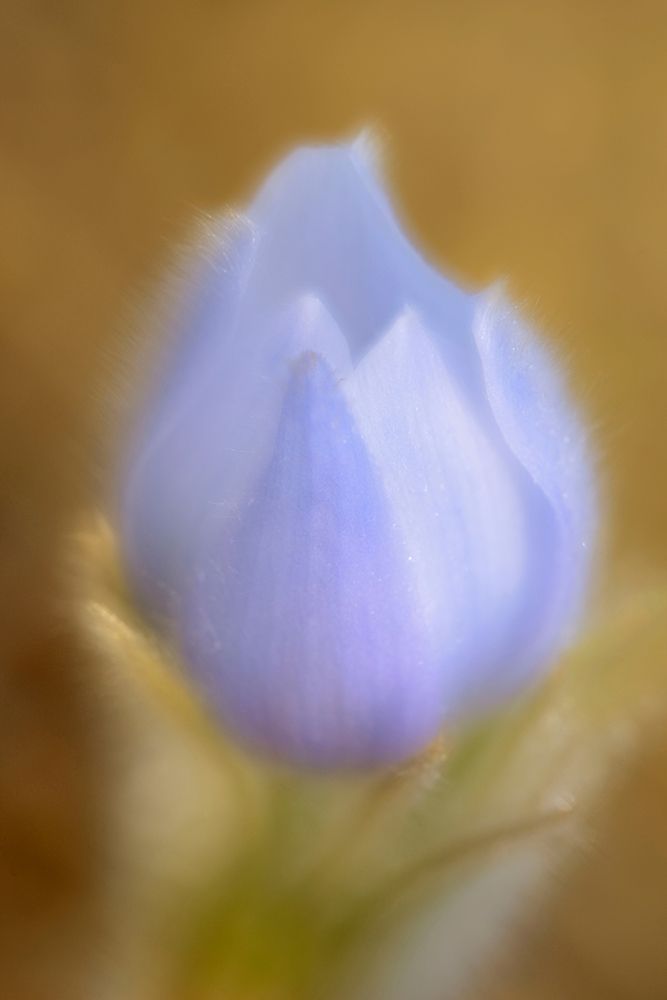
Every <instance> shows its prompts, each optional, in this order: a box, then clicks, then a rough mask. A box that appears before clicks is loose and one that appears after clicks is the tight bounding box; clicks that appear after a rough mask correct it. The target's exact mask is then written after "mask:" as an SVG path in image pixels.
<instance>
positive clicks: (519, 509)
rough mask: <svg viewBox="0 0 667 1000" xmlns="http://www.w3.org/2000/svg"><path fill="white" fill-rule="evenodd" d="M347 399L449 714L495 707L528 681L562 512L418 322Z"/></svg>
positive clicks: (375, 354) (373, 360) (384, 345)
mask: <svg viewBox="0 0 667 1000" xmlns="http://www.w3.org/2000/svg"><path fill="white" fill-rule="evenodd" d="M346 393H347V395H348V399H349V400H350V406H351V409H352V412H353V413H354V415H355V417H356V420H357V424H358V426H359V429H360V431H361V433H362V435H363V437H364V440H365V442H366V444H367V446H368V449H369V452H370V454H371V455H372V456H373V458H374V461H375V465H376V467H377V468H378V469H379V470H380V474H381V476H382V480H383V482H384V485H385V488H386V490H387V495H388V497H389V500H390V503H391V504H392V509H393V515H394V518H395V521H396V524H397V526H398V527H399V529H400V531H401V533H402V535H403V537H404V539H405V544H406V546H407V547H408V550H409V555H410V567H411V570H412V572H413V574H414V585H415V588H416V593H417V594H418V595H419V600H420V604H421V607H422V611H423V615H424V617H425V619H426V621H427V623H428V629H429V632H430V635H431V637H432V641H433V643H434V649H435V651H436V655H437V657H438V659H439V662H440V664H441V669H442V671H443V674H444V698H445V700H444V703H443V712H445V714H447V715H448V716H450V717H451V716H456V715H460V714H462V713H465V712H466V711H470V710H473V709H477V710H479V709H480V708H482V707H484V706H486V705H488V704H493V703H494V702H496V701H497V700H498V699H499V697H502V696H504V695H505V694H506V693H507V692H508V691H510V690H513V689H514V688H515V687H516V685H517V683H518V678H517V670H519V669H520V665H519V664H518V663H517V654H518V651H519V649H520V644H521V643H522V642H524V641H525V631H526V628H527V621H526V619H527V617H529V615H530V613H531V612H532V610H533V606H534V602H535V596H536V594H538V595H539V594H541V593H542V588H541V583H540V581H541V574H542V571H543V568H544V567H543V562H544V553H545V549H547V548H549V547H550V546H552V545H553V542H554V524H553V518H552V517H551V515H550V511H549V510H548V508H547V505H546V504H545V503H544V500H543V498H542V497H541V495H540V494H539V492H538V491H537V490H535V488H534V487H533V485H532V484H531V483H530V482H529V481H528V480H527V478H526V477H525V475H524V474H523V472H522V470H521V469H520V467H519V466H518V464H517V463H516V462H514V461H513V460H512V459H511V456H508V455H507V452H506V448H505V447H504V444H503V442H502V441H501V440H498V436H497V435H495V437H494V436H493V435H490V434H489V432H488V426H487V421H486V419H485V417H486V414H485V413H484V412H483V411H482V412H481V413H479V412H478V410H477V409H476V408H474V407H473V406H472V405H471V401H470V399H469V398H468V397H467V395H466V393H465V392H464V391H463V390H462V388H461V386H460V385H459V384H458V382H457V380H456V379H454V378H452V376H451V374H450V373H449V372H448V370H447V369H446V368H445V366H444V364H443V362H442V360H441V358H440V356H439V353H438V351H437V349H436V347H435V345H434V342H433V339H432V338H431V337H429V335H428V334H427V333H426V332H425V331H424V328H423V323H422V321H421V318H420V317H419V316H417V315H416V314H415V313H414V312H411V311H407V312H406V313H404V315H403V316H402V317H400V319H399V320H398V321H397V322H396V323H395V324H394V326H393V327H392V328H391V329H390V330H389V331H388V333H387V334H386V335H385V336H384V337H383V338H382V339H381V340H380V341H379V343H378V344H377V345H376V346H375V347H374V348H373V349H372V350H371V351H370V353H369V354H368V355H367V356H366V357H365V358H364V360H363V361H362V363H361V364H360V366H359V367H358V368H357V370H356V371H355V372H354V374H353V376H352V378H351V379H350V380H349V382H348V384H347V387H346ZM528 627H530V625H529V623H528Z"/></svg>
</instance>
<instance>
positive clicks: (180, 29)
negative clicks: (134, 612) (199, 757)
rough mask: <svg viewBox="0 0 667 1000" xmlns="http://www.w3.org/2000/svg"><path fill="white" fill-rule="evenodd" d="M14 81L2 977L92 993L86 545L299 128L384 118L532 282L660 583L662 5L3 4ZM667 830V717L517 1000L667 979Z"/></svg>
mask: <svg viewBox="0 0 667 1000" xmlns="http://www.w3.org/2000/svg"><path fill="white" fill-rule="evenodd" d="M0 80H1V87H0V93H1V95H2V96H1V98H0V532H1V534H0V546H1V548H0V663H1V674H0V983H1V984H2V985H1V986H0V993H1V995H2V996H4V997H7V998H8V1000H24V998H25V1000H42V998H44V1000H69V998H70V997H72V998H77V1000H78V998H81V1000H89V998H91V996H92V995H95V996H96V995H97V993H95V994H91V992H90V989H91V987H90V980H89V979H88V980H87V979H86V975H87V974H88V973H87V971H86V967H87V965H88V964H89V962H90V959H91V956H92V955H94V954H96V953H97V951H99V949H100V948H102V950H104V948H105V934H106V923H105V922H106V920H107V917H106V915H105V914H104V913H103V912H102V910H103V908H102V907H101V906H100V902H99V901H100V897H101V894H102V887H103V885H104V884H105V880H106V881H108V879H109V873H108V871H107V870H106V869H105V856H106V855H105V851H106V841H105V830H106V829H107V827H108V815H109V808H110V806H109V801H108V796H107V794H106V789H107V774H108V769H109V767H110V764H109V761H110V759H113V755H114V732H113V726H109V724H108V722H105V721H104V717H105V713H104V699H103V698H102V697H100V696H99V695H98V693H97V692H96V689H95V672H94V671H93V670H91V669H90V662H89V656H87V655H86V653H85V651H84V650H83V649H82V647H81V643H80V641H79V640H78V639H77V636H76V634H75V631H74V629H73V628H72V627H71V626H70V625H68V614H67V600H68V598H67V593H68V582H69V581H68V570H67V565H66V560H64V559H63V550H64V549H65V548H66V545H65V540H66V539H67V537H68V535H69V533H70V532H71V530H72V526H73V525H74V524H75V522H76V518H77V516H78V514H79V512H80V511H82V510H84V509H86V508H87V507H89V506H90V505H91V504H93V503H95V502H96V501H97V500H98V499H99V494H100V484H101V483H103V482H104V481H105V477H104V467H105V462H106V455H107V453H108V450H109V442H110V441H112V439H113V436H114V427H113V426H112V425H110V423H109V421H108V419H107V420H106V421H105V420H104V419H102V417H101V414H103V413H108V412H109V410H108V407H107V405H106V403H107V401H108V397H109V395H110V394H111V395H113V393H114V392H115V380H116V379H117V376H118V359H119V358H122V357H123V355H124V353H126V351H127V345H128V343H129V342H130V340H131V338H137V337H140V336H141V330H140V329H137V328H136V322H132V323H130V322H129V321H128V317H129V316H134V317H135V318H136V315H137V308H136V307H137V305H138V304H139V303H140V302H141V301H142V300H143V298H144V297H145V295H146V293H147V290H148V289H150V287H151V284H152V282H153V281H154V280H155V279H156V277H157V276H158V275H159V274H160V269H161V266H162V264H163V263H164V261H166V260H167V259H168V258H169V256H170V253H171V251H172V248H173V246H174V245H175V244H177V243H178V241H179V240H181V239H182V238H183V237H184V236H185V235H186V234H187V232H188V229H189V225H190V223H191V221H192V218H193V215H194V214H195V212H196V211H198V210H200V209H212V208H215V207H218V206H221V205H225V204H230V203H239V202H242V201H243V199H244V198H245V197H246V196H247V195H248V194H249V193H250V192H251V191H252V189H253V186H254V184H255V183H256V182H257V181H258V180H259V178H260V177H261V176H262V174H263V173H264V171H265V170H266V169H267V167H268V166H269V165H270V164H271V163H272V162H273V161H275V159H276V158H277V157H278V156H279V155H280V154H282V153H283V152H284V151H286V150H287V149H289V148H290V147H291V146H293V145H295V144H296V143H298V142H301V141H303V140H317V139H330V138H337V137H345V136H349V135H351V134H353V133H354V132H355V131H356V130H357V129H359V128H360V127H362V126H365V125H369V124H370V125H372V126H375V127H376V128H377V129H378V131H379V133H380V135H381V136H382V137H383V139H384V144H385V151H386V165H387V172H388V175H389V178H390V183H391V186H392V189H393V192H394V195H395V197H396V199H397V200H398V202H399V203H400V206H401V211H402V215H403V217H404V219H405V221H406V224H407V226H408V228H409V229H410V231H411V232H412V233H413V235H414V237H415V239H416V240H417V241H418V242H419V243H420V244H421V245H422V246H423V247H424V248H425V250H426V252H427V253H428V254H429V255H430V257H431V258H432V259H433V260H434V261H436V262H438V263H439V264H440V265H441V266H442V267H443V268H445V269H446V270H448V271H449V272H450V273H452V274H453V275H455V276H458V277H459V278H460V279H463V280H466V281H467V282H471V283H485V282H489V281H491V280H493V279H495V278H497V277H500V276H504V277H506V278H507V279H508V280H509V283H510V286H511V288H512V290H513V292H514V294H515V296H517V297H518V298H519V299H521V300H522V301H523V302H524V303H525V305H526V307H527V309H528V310H529V312H531V313H532V314H533V315H534V316H535V317H537V318H538V320H539V322H540V323H541V325H542V326H543V327H544V328H545V329H547V330H548V331H549V335H550V336H551V338H552V340H553V342H554V343H555V345H556V347H557V350H558V351H559V352H560V353H561V354H562V356H563V357H564V358H565V360H566V362H567V364H568V366H569V369H570V373H571V377H572V379H573V382H574V384H575V386H576V390H577V392H578V393H579V395H580V397H581V399H582V401H583V403H584V406H585V407H586V408H587V410H588V413H589V415H590V419H591V422H592V425H593V426H594V429H595V434H596V439H597V443H598V448H599V454H600V465H601V476H602V481H603V491H604V495H605V505H606V524H607V528H606V530H607V539H608V540H607V547H606V562H605V572H604V576H605V578H606V579H611V580H616V579H617V580H618V581H619V585H621V586H625V585H627V584H628V582H629V583H633V582H635V581H639V582H641V581H642V580H644V579H646V578H650V577H654V576H656V575H659V574H660V573H661V572H663V571H665V570H666V569H667V566H666V565H665V564H666V563H667V517H666V516H665V494H666V492H667V434H666V428H667V381H666V379H667V376H666V366H667V345H666V340H665V338H666V336H667V275H666V273H665V272H666V264H667V255H666V251H665V245H666V244H665V238H666V233H667V183H666V178H667V6H665V4H664V3H663V2H661V0H656V2H650V0H633V2H632V3H624V2H619V0H458V2H454V0H411V2H410V3H407V2H392V0H330V2H326V0H320V2H310V3H307V2H297V0H273V2H270V0H265V2H262V0H88V2H81V0H43V2H37V0H2V3H0ZM665 692H666V694H665V699H666V701H667V664H666V669H665ZM666 718H667V712H666ZM665 845H667V738H666V739H665V740H664V742H663V741H662V740H661V738H660V736H659V735H658V737H656V736H655V734H652V735H651V736H650V738H649V737H647V739H646V741H645V742H644V745H643V746H642V747H640V750H639V752H638V753H636V755H635V756H634V757H633V759H632V760H631V762H630V765H629V768H628V771H627V774H625V775H624V776H623V778H622V780H621V781H620V783H618V785H617V786H616V787H615V789H614V792H613V794H612V795H611V796H610V799H609V801H608V803H606V804H605V806H604V808H602V809H601V810H600V811H599V815H598V817H597V819H596V823H595V829H594V830H593V831H592V832H591V842H590V848H589V849H588V850H587V851H584V852H582V857H581V860H580V863H579V864H578V865H577V867H576V870H575V872H574V873H573V874H572V876H571V877H569V878H568V879H567V880H563V881H562V884H561V885H560V886H559V887H558V891H557V892H556V894H555V898H554V902H553V904H551V905H550V906H548V907H546V906H545V908H544V910H543V912H542V913H541V915H540V919H539V920H538V921H533V922H532V924H531V927H530V928H528V929H527V933H526V947H525V948H524V949H522V953H521V955H520V956H519V957H518V958H516V959H513V960H512V962H508V963H507V968H506V970H505V971H504V977H503V981H502V982H499V984H498V988H497V992H496V993H494V1000H496V998H497V1000H500V998H501V997H502V998H503V1000H509V998H516V1000H519V998H521V1000H527V998H534V1000H556V998H559V1000H560V998H563V1000H564V998H568V1000H577V998H582V1000H583V998H586V1000H596V998H605V1000H607V998H609V1000H614V998H618V1000H625V998H627V1000H660V998H662V997H667V953H666V952H665V947H664V936H665V930H666V928H667V846H665ZM99 995H100V996H102V990H101V987H100V992H99Z"/></svg>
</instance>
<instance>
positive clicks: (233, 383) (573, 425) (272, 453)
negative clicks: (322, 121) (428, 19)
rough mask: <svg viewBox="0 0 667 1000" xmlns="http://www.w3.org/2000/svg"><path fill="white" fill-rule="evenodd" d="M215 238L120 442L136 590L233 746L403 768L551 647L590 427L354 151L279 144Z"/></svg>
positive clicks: (582, 523)
mask: <svg viewBox="0 0 667 1000" xmlns="http://www.w3.org/2000/svg"><path fill="white" fill-rule="evenodd" d="M210 229H211V232H210V234H209V236H210V238H209V239H208V240H207V241H206V247H205V250H203V251H202V253H201V254H200V255H198V257H197V263H196V268H195V273H194V274H192V275H191V276H190V281H189V283H188V285H187V291H186V294H185V296H184V303H183V307H182V308H181V309H180V311H179V317H178V321H177V323H176V324H175V326H176V330H175V337H174V344H173V349H172V350H171V352H170V356H169V366H168V369H167V370H166V371H165V372H164V373H163V374H162V376H161V378H160V379H159V380H158V386H157V391H156V392H155V394H154V396H153V398H152V400H151V402H150V405H149V406H148V408H147V412H146V414H145V416H144V418H143V420H142V421H141V422H140V426H139V428H138V430H137V432H136V435H135V439H134V442H133V445H132V448H131V450H130V459H129V462H128V466H127V474H126V477H125V489H124V494H123V496H122V502H121V508H120V515H119V519H120V533H121V537H122V545H123V550H124V553H125V562H126V565H127V567H128V573H129V577H130V580H131V584H132V587H133V589H134V591H135V593H137V595H138V596H139V598H140V599H141V601H142V603H143V605H144V607H145V608H146V609H147V610H148V612H149V613H150V615H151V616H152V618H153V620H154V621H155V622H157V623H158V624H159V627H160V628H162V629H164V630H166V631H167V632H168V633H169V636H170V638H171V639H172V640H173V642H174V643H175V645H176V646H177V648H178V649H179V650H180V653H181V657H182V660H183V663H184V665H185V669H186V672H187V673H188V674H189V675H190V676H191V677H192V679H193V680H194V681H195V683H196V685H197V686H198V687H199V689H200V690H201V691H203V693H204V695H205V697H206V700H207V701H208V703H209V704H211V705H212V706H213V707H214V708H215V710H216V711H217V712H218V713H219V715H220V717H221V719H222V720H223V723H224V725H225V726H226V727H227V729H228V730H229V731H230V732H232V733H233V734H236V735H238V736H239V737H240V738H242V740H244V741H245V742H247V743H249V744H251V745H253V746H255V747H257V748H259V749H261V750H263V751H266V752H269V753H271V754H273V755H277V756H279V757H283V758H286V759H288V760H291V761H293V762H296V763H301V764H306V765H316V766H350V765H366V764H381V763H392V762H395V761H398V760H400V759H402V758H404V757H406V756H408V755H410V754H412V753H414V752H416V751H418V750H419V749H420V748H421V747H423V746H424V745H425V744H427V743H428V742H429V741H430V740H431V739H433V738H434V737H435V736H436V734H437V733H438V731H439V730H440V729H441V728H442V727H443V726H447V725H452V724H455V723H457V722H459V721H460V720H461V719H466V718H468V717H471V716H473V715H475V714H478V713H483V712H486V711H487V710H489V709H490V708H492V707H493V706H495V705H497V704H499V703H501V702H502V701H503V700H505V699H507V698H508V697H510V696H511V695H513V694H514V693H516V692H518V691H520V690H521V689H523V688H524V687H525V686H526V685H528V684H530V683H531V682H532V681H534V680H535V679H536V678H537V677H538V676H540V675H541V674H542V673H543V672H544V671H545V670H546V669H547V667H548V666H549V664H550V663H551V662H553V660H554V657H555V655H556V654H557V652H558V651H559V650H560V649H561V647H562V646H563V644H564V643H565V642H566V641H567V639H568V637H569V635H570V633H571V630H572V627H573V624H574V622H575V621H576V618H577V614H578V612H579V610H580V606H581V603H582V597H583V594H584V590H585V583H586V578H587V572H588V565H589V550H590V543H591V538H592V527H593V521H594V510H593V500H592V496H593V490H592V484H591V470H590V463H589V459H588V456H587V451H586V446H585V440H584V434H583V433H582V428H581V426H580V424H579V422H578V420H577V418H576V415H575V414H574V412H573V410H572V408H571V405H570V403H569V401H568V399H567V397H566V395H565V393H564V391H563V387H562V385H561V381H560V378H559V376H558V373H557V371H556V369H555V366H554V363H553V361H552V359H551V358H550V357H549V356H548V355H547V354H546V353H545V351H544V350H543V348H542V347H541V346H540V345H539V344H538V343H537V342H536V341H535V339H534V336H533V333H532V332H531V331H530V330H529V329H528V328H527V326H526V324H525V323H524V322H523V320H522V319H521V318H520V316H519V315H518V314H517V312H516V311H515V310H514V309H513V308H512V306H511V305H509V304H508V303H507V302H506V301H505V300H504V298H503V296H502V294H501V293H500V292H499V291H497V290H491V291H490V292H485V293H480V294H477V293H474V294H473V293H469V292H467V291H465V290H463V289H461V288H459V287H457V286H456V285H454V284H453V283H451V282H450V281H448V280H446V279H445V278H444V277H442V276H441V275H439V274H438V273H436V272H435V271H434V270H433V269H432V268H431V267H430V266H429V265H428V264H427V263H425V262H424V261H423V260H422V258H421V257H420V256H419V255H418V254H417V252H416V251H415V250H414V249H413V247H412V246H411V245H410V243H409V242H408V241H407V239H406V238H405V236H404V235H403V233H402V232H401V230H400V228H399V226H398V225H397V222H396V220H395V218H394V216H393V214H392V211H391V208H390V205H389V203H388V201H387V199H386V197H385V195H384V193H383V191H382V188H381V186H380V184H379V182H378V179H377V177H376V174H375V168H374V165H373V162H372V158H371V157H370V156H369V154H368V150H367V149H366V148H365V146H364V144H363V143H356V144H354V145H352V146H340V147H326V148H307V149H301V150H298V151H296V152H295V153H293V154H292V155H290V156H289V157H288V158H287V159H286V160H285V161H284V162H283V163H282V164H281V165H280V166H279V167H278V168H277V170H276V171H275V173H273V174H272V175H271V176H270V178H269V179H268V181H267V182H266V184H265V185H264V187H263V188H262V190H261V191H260V192H259V195H258V196H257V198H256V200H255V201H254V202H253V204H252V205H251V206H250V208H249V209H248V210H247V212H246V213H245V215H244V216H241V217H237V218H236V219H235V220H233V221H232V222H230V221H229V220H215V221H214V222H213V224H212V226H211V227H210Z"/></svg>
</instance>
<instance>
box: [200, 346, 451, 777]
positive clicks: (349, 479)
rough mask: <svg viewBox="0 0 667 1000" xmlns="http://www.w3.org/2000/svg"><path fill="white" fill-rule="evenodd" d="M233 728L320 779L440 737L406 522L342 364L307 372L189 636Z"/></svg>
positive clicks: (208, 549)
mask: <svg viewBox="0 0 667 1000" xmlns="http://www.w3.org/2000/svg"><path fill="white" fill-rule="evenodd" d="M181 632H182V641H183V645H184V649H185V655H186V657H187V662H188V664H189V666H190V668H191V670H192V671H193V673H194V676H195V677H196V678H197V679H198V680H199V682H200V684H201V685H202V686H203V688H204V690H205V691H206V693H207V695H208V698H209V699H210V700H211V701H212V702H213V703H214V704H215V705H216V706H217V708H218V709H219V712H220V713H221V715H222V718H223V719H224V720H225V722H226V723H227V725H228V726H229V728H230V729H231V730H232V731H234V732H236V733H237V734H239V735H241V736H242V737H243V738H245V739H246V740H247V741H249V742H250V743H251V744H254V745H256V746H258V747H261V748H263V749H265V750H268V751H271V752H273V753H275V754H278V755H281V756H287V757H289V758H290V759H292V760H297V761H302V762H304V763H307V764H313V765H341V766H344V765H351V764H364V763H374V762H380V761H383V760H396V759H400V758H401V757H402V756H405V755H406V754H408V753H410V752H411V751H414V750H417V749H418V748H419V747H421V746H422V745H423V744H424V743H425V742H426V741H427V740H428V739H429V738H430V737H431V736H433V734H434V732H435V730H436V728H437V726H438V723H439V720H440V715H441V710H440V706H441V702H442V698H441V693H440V679H439V676H438V671H436V670H434V669H433V664H432V662H431V661H430V660H429V658H428V654H427V651H426V650H425V649H424V642H423V637H424V630H423V627H422V624H421V622H420V621H419V619H418V617H417V613H416V608H415V602H414V599H413V595H412V593H411V589H410V582H409V575H408V573H407V572H406V562H405V553H404V552H403V551H402V550H401V547H400V544H399V541H398V540H397V537H396V533H395V530H394V526H393V524H392V514H391V512H390V511H389V510H388V508H387V504H386V499H385V496H384V492H383V489H382V486H381V484H380V483H379V482H378V479H377V476H376V472H375V470H374V469H373V467H372V464H371V463H370V461H369V459H368V456H367V453H366V449H365V446H364V444H363V442H362V440H361V438H360V437H359V434H358V432H357V430H356V427H355V426H354V423H353V421H352V419H351V417H350V414H349V412H348V409H347V407H346V404H345V402H344V397H343V395H342V393H341V390H340V387H339V385H338V384H337V382H336V380H335V379H334V376H333V373H332V372H331V370H330V368H329V367H328V365H327V364H326V363H325V362H323V361H322V360H321V359H320V358H318V357H317V356H316V355H314V354H312V353H309V354H304V355H302V357H301V358H300V359H299V361H297V362H296V364H295V366H294V372H293V375H292V380H291V384H290V387H289V389H288V392H287V395H286V398H285V402H284V406H283V410H282V414H281V417H280V423H279V429H278V436H277V439H276V443H275V449H274V452H273V457H272V459H271V462H270V465H269V467H268V469H267V471H266V474H265V475H264V476H263V477H262V480H261V482H259V483H258V485H257V488H256V490H255V491H254V493H253V495H252V497H251V498H249V500H248V502H247V505H246V507H245V509H244V510H243V511H242V512H241V513H240V515H239V517H238V519H237V520H236V521H235V522H234V523H233V524H230V523H227V524H224V525H216V523H215V520H213V521H212V522H211V523H209V525H208V527H207V530H206V532H205V535H204V536H203V538H202V545H201V548H200V550H199V553H198V561H197V564H196V571H195V575H194V580H193V583H192V588H191V591H190V593H189V596H188V600H187V603H186V607H185V611H184V615H183V618H182V623H181Z"/></svg>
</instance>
